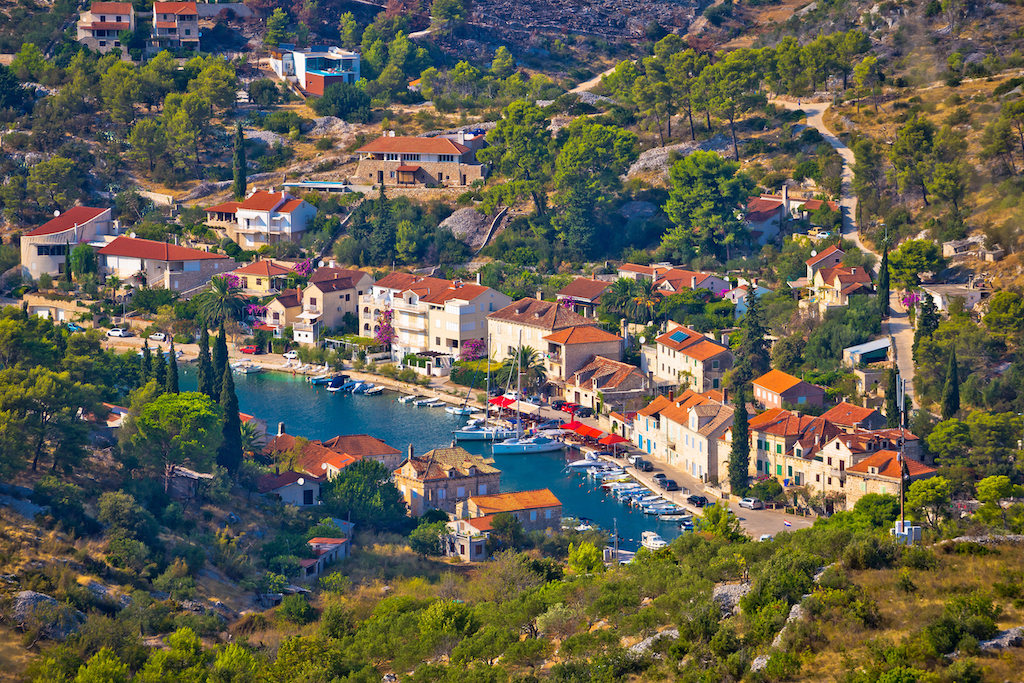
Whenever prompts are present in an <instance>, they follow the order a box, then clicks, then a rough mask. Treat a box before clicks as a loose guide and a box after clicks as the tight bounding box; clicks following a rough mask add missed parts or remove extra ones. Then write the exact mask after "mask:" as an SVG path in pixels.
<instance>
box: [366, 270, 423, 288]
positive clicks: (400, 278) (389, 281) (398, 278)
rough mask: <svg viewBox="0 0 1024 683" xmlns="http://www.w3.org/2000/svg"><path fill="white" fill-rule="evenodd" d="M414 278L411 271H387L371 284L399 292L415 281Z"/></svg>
mask: <svg viewBox="0 0 1024 683" xmlns="http://www.w3.org/2000/svg"><path fill="white" fill-rule="evenodd" d="M416 279H417V278H416V276H415V275H413V274H411V273H388V274H387V275H385V276H384V277H383V278H381V279H380V280H377V282H375V283H374V285H373V286H374V287H382V288H384V289H391V290H395V291H399V292H401V291H404V290H406V289H408V288H409V285H411V284H412V283H413V282H416Z"/></svg>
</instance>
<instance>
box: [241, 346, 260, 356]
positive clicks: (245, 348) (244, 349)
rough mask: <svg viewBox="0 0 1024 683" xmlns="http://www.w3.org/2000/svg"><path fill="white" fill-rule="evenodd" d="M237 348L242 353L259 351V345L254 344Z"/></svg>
mask: <svg viewBox="0 0 1024 683" xmlns="http://www.w3.org/2000/svg"><path fill="white" fill-rule="evenodd" d="M238 350H239V351H241V352H242V353H252V354H256V353H259V352H260V347H258V346H256V345H255V344H249V345H248V346H243V347H242V348H240V349H238Z"/></svg>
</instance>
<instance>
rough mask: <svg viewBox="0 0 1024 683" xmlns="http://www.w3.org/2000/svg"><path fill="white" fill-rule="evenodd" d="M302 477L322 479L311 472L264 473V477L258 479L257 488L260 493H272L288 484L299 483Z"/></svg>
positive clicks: (304, 478) (314, 479)
mask: <svg viewBox="0 0 1024 683" xmlns="http://www.w3.org/2000/svg"><path fill="white" fill-rule="evenodd" d="M300 479H302V480H303V481H316V482H319V481H320V477H317V476H314V475H311V474H309V473H308V472H282V473H280V474H264V475H263V476H262V477H260V478H259V479H257V480H256V490H257V491H259V492H260V493H270V492H271V491H276V490H277V489H279V488H283V487H285V486H288V485H289V484H295V483H298V481H299V480H300Z"/></svg>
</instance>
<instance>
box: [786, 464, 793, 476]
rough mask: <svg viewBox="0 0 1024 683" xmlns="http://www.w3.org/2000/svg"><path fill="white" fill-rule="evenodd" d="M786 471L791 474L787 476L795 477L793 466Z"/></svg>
mask: <svg viewBox="0 0 1024 683" xmlns="http://www.w3.org/2000/svg"><path fill="white" fill-rule="evenodd" d="M786 470H787V471H788V472H789V474H787V475H786V476H789V477H792V476H793V466H792V465H790V466H789V467H787V468H786Z"/></svg>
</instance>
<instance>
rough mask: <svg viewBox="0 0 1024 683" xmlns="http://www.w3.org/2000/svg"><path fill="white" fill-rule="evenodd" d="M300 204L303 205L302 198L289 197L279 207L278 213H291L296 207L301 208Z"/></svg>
mask: <svg viewBox="0 0 1024 683" xmlns="http://www.w3.org/2000/svg"><path fill="white" fill-rule="evenodd" d="M300 206H302V200H301V199H289V200H288V201H286V202H285V203H284V205H283V206H281V207H279V208H278V209H277V212H278V213H291V212H292V211H294V210H295V209H297V208H299V207H300Z"/></svg>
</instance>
